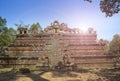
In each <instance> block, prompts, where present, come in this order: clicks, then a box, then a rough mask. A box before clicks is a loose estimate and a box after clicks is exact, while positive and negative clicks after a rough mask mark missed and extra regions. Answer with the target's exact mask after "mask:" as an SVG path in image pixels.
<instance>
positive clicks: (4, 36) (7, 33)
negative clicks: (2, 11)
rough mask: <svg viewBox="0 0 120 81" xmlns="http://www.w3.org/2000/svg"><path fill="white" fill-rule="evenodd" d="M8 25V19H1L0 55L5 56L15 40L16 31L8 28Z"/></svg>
mask: <svg viewBox="0 0 120 81" xmlns="http://www.w3.org/2000/svg"><path fill="white" fill-rule="evenodd" d="M6 23H7V21H6V19H4V18H2V17H0V55H4V54H5V49H6V47H7V46H8V45H9V44H10V43H12V42H13V41H14V40H15V36H13V35H15V34H16V30H14V29H13V28H8V27H7V26H6Z"/></svg>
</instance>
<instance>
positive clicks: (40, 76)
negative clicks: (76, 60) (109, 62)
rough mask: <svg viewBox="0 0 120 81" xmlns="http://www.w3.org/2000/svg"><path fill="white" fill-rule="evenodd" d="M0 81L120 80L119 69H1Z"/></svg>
mask: <svg viewBox="0 0 120 81" xmlns="http://www.w3.org/2000/svg"><path fill="white" fill-rule="evenodd" d="M0 71H2V72H1V73H0V81H120V70H119V69H90V70H88V69H80V70H78V71H76V72H75V71H67V72H65V71H40V70H36V71H35V70H34V71H31V72H30V73H27V74H20V73H14V72H13V71H10V69H0Z"/></svg>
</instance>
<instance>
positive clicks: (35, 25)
mask: <svg viewBox="0 0 120 81" xmlns="http://www.w3.org/2000/svg"><path fill="white" fill-rule="evenodd" d="M30 30H42V28H41V26H40V24H39V23H33V24H32V25H31V26H30Z"/></svg>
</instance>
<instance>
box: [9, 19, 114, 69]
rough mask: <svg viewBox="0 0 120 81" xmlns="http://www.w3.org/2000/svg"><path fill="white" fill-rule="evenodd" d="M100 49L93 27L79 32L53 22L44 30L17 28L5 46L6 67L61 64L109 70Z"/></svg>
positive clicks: (108, 58)
mask: <svg viewBox="0 0 120 81" xmlns="http://www.w3.org/2000/svg"><path fill="white" fill-rule="evenodd" d="M104 46H105V43H104V42H103V41H100V40H98V39H97V34H96V31H95V30H94V29H93V28H88V30H87V31H86V32H83V31H82V30H80V29H78V28H73V29H72V28H69V27H68V26H67V25H66V24H65V23H59V22H58V21H54V22H53V23H51V25H50V26H48V27H46V28H45V29H44V30H34V31H30V30H28V29H27V28H18V34H17V36H16V41H15V42H14V43H13V44H11V45H10V46H9V47H8V54H9V58H11V59H10V60H9V64H15V65H17V66H19V65H24V66H30V65H34V66H41V65H49V66H51V67H53V66H56V65H57V64H58V62H60V61H61V62H63V63H66V62H71V63H75V64H77V66H78V67H113V57H112V56H110V55H107V54H104Z"/></svg>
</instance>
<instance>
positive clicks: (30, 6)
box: [0, 0, 120, 40]
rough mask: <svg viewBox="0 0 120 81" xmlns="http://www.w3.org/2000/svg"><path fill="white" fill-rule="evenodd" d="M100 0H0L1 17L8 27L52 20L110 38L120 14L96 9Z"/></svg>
mask: <svg viewBox="0 0 120 81" xmlns="http://www.w3.org/2000/svg"><path fill="white" fill-rule="evenodd" d="M99 2H100V0H93V2H92V3H89V2H86V1H84V0H0V16H1V17H2V18H6V20H7V26H8V27H13V28H15V29H17V27H16V26H15V24H20V23H21V22H22V23H23V24H25V25H28V24H33V23H36V22H39V23H40V25H41V27H42V28H45V27H47V26H49V25H50V24H51V23H52V22H54V21H55V20H58V21H59V22H60V23H67V25H68V27H70V28H82V29H87V28H89V27H92V28H94V30H96V31H97V34H98V39H101V38H102V39H106V40H112V38H113V36H114V35H115V34H120V32H119V31H120V13H118V14H115V15H113V16H112V17H106V16H105V13H102V12H101V11H100V8H99Z"/></svg>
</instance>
